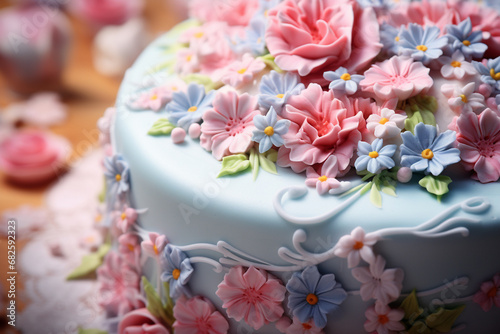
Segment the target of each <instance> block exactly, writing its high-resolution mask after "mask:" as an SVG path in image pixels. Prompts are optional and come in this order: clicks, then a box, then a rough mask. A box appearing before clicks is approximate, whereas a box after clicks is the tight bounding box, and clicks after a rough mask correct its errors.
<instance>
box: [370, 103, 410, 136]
mask: <svg viewBox="0 0 500 334" xmlns="http://www.w3.org/2000/svg"><path fill="white" fill-rule="evenodd" d="M405 120H406V116H405V115H400V114H397V113H396V112H395V111H394V110H391V109H388V108H383V109H382V110H380V114H372V115H370V116H369V117H368V119H367V120H366V128H367V129H368V131H370V132H372V133H373V135H374V136H375V137H377V138H382V139H389V138H394V137H396V136H399V134H400V133H401V130H403V128H404V126H405Z"/></svg>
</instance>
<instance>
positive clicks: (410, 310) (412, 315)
mask: <svg viewBox="0 0 500 334" xmlns="http://www.w3.org/2000/svg"><path fill="white" fill-rule="evenodd" d="M400 307H401V308H402V309H403V310H404V311H405V316H404V319H405V320H407V321H408V322H409V323H414V322H415V320H416V319H417V318H418V317H419V316H420V315H421V314H422V312H423V309H422V308H420V306H419V305H418V300H417V293H416V291H415V290H413V291H412V292H411V293H410V294H409V295H408V297H406V298H405V299H404V300H403V302H402V303H401V305H400Z"/></svg>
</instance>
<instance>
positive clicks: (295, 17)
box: [266, 0, 382, 85]
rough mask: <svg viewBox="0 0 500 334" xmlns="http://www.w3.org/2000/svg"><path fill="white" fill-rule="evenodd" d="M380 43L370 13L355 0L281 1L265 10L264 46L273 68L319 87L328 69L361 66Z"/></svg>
mask: <svg viewBox="0 0 500 334" xmlns="http://www.w3.org/2000/svg"><path fill="white" fill-rule="evenodd" d="M379 40H380V36H379V26H378V23H377V18H376V16H375V13H374V11H373V9H372V8H370V7H368V8H365V9H362V8H361V7H360V6H359V5H358V4H357V3H356V1H349V0H313V1H310V0H286V1H284V2H282V3H281V4H280V5H278V6H277V7H276V8H274V9H272V10H270V11H269V26H268V28H267V31H266V43H267V47H268V49H269V51H270V53H271V54H272V55H273V56H274V57H275V61H276V64H277V65H278V66H279V67H280V68H282V69H284V70H286V71H297V72H298V73H299V75H301V76H308V78H307V80H314V81H315V82H317V83H321V84H323V85H324V84H327V81H326V80H325V79H324V78H323V72H325V71H327V70H336V69H337V68H339V67H341V66H342V67H345V68H346V69H347V70H348V71H352V72H356V71H360V70H362V69H363V68H364V67H366V66H367V65H368V64H369V63H370V62H371V60H372V59H373V58H375V56H376V55H377V54H378V53H379V51H380V49H381V48H382V45H381V44H380V43H379Z"/></svg>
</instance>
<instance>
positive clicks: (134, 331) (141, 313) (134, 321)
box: [118, 308, 169, 334]
mask: <svg viewBox="0 0 500 334" xmlns="http://www.w3.org/2000/svg"><path fill="white" fill-rule="evenodd" d="M118 334H169V331H168V330H167V329H166V328H165V327H164V326H163V325H162V324H161V322H160V320H158V319H157V318H156V317H155V316H154V315H152V314H151V313H150V312H149V311H148V309H147V308H141V309H137V310H134V311H132V312H129V313H127V314H125V316H124V317H123V318H122V319H121V320H120V323H119V324H118Z"/></svg>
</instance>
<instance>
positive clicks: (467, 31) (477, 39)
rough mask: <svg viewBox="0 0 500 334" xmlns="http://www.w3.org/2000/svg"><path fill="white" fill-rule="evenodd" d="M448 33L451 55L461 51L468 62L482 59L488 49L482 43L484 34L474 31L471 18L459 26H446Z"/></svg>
mask: <svg viewBox="0 0 500 334" xmlns="http://www.w3.org/2000/svg"><path fill="white" fill-rule="evenodd" d="M446 32H447V34H446V35H445V37H447V38H448V40H449V42H450V44H451V48H452V50H451V53H453V52H454V51H456V50H460V51H461V52H462V54H463V55H464V57H465V59H466V60H469V61H470V60H471V59H472V58H482V57H483V55H484V52H485V51H486V49H488V46H487V45H486V44H484V43H481V41H482V40H483V32H482V31H474V32H473V31H472V23H471V21H470V18H469V17H468V18H467V19H465V20H464V21H462V22H460V23H459V24H458V25H448V26H446Z"/></svg>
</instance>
